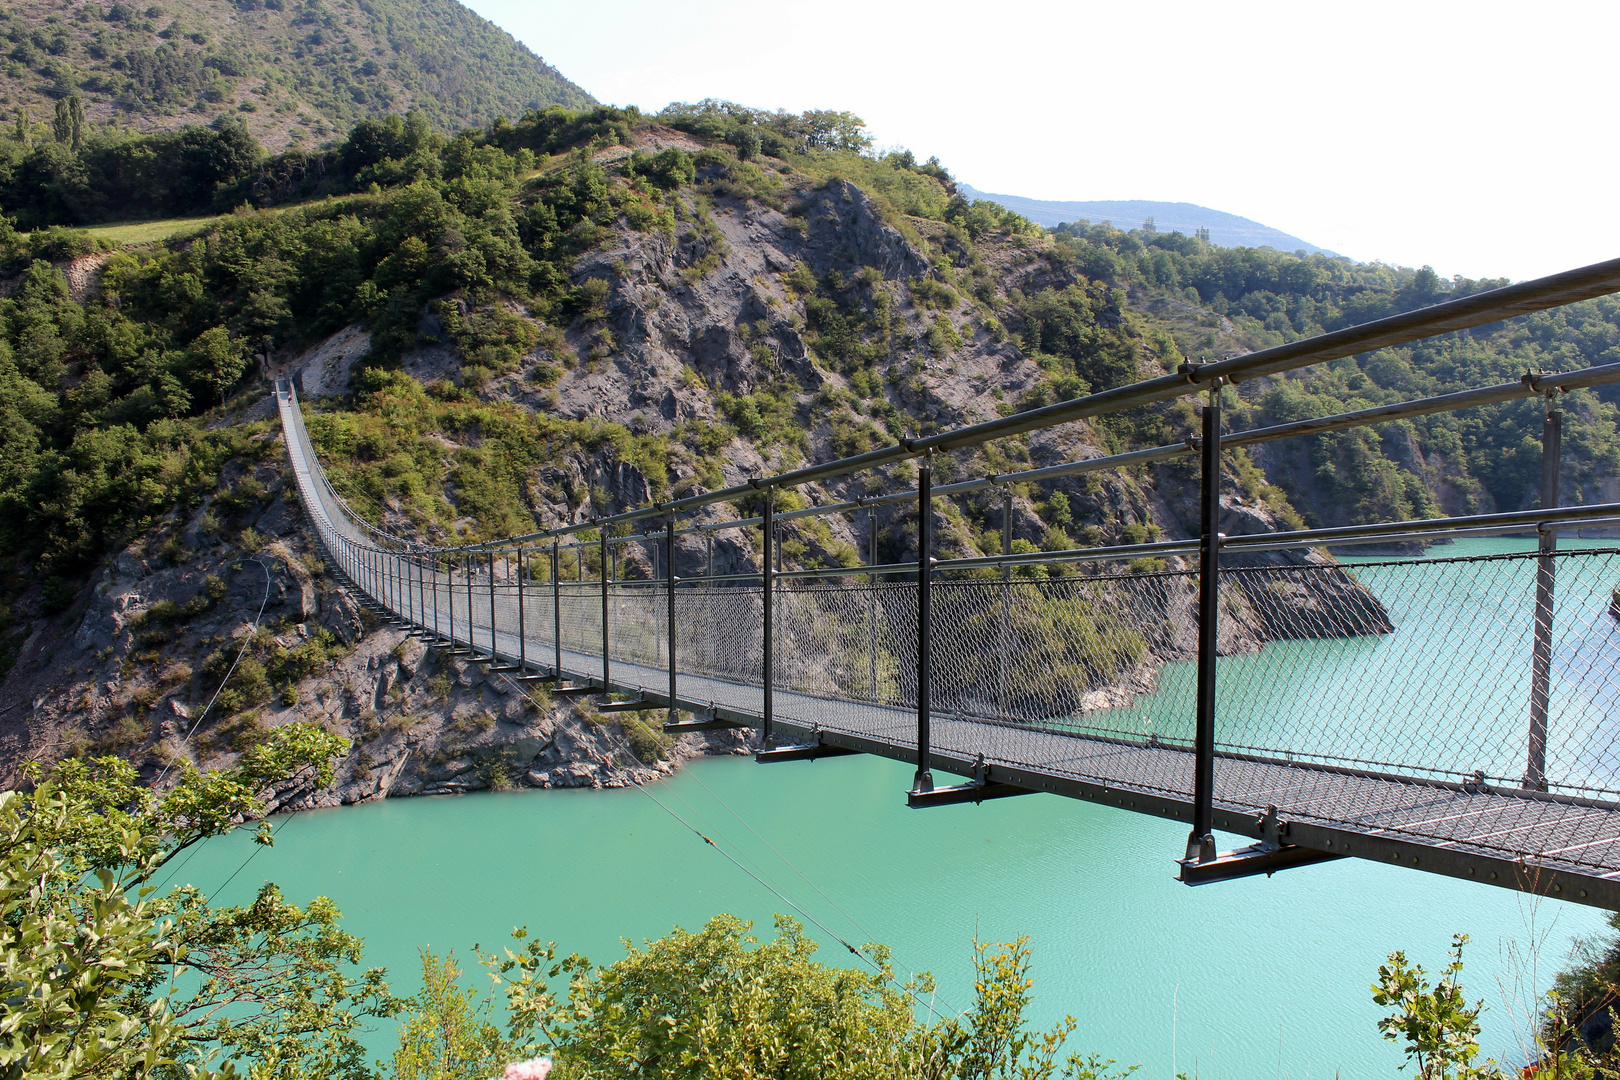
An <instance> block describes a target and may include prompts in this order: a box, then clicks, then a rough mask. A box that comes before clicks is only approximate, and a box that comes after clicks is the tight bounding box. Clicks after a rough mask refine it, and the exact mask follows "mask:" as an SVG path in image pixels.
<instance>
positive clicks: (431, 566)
mask: <svg viewBox="0 0 1620 1080" xmlns="http://www.w3.org/2000/svg"><path fill="white" fill-rule="evenodd" d="M428 573H430V574H432V575H433V636H434V637H435V638H437V637H438V636H439V559H438V556H434V557H433V560H432V561H431V562H429V563H428Z"/></svg>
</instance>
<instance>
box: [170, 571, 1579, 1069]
mask: <svg viewBox="0 0 1620 1080" xmlns="http://www.w3.org/2000/svg"><path fill="white" fill-rule="evenodd" d="M1474 543H1475V544H1487V543H1490V544H1495V545H1498V546H1499V545H1500V544H1502V543H1517V542H1501V541H1498V542H1489V541H1486V542H1479V541H1476V542H1474ZM1464 550H1467V549H1464V548H1463V546H1462V545H1458V547H1457V548H1454V549H1451V550H1450V551H1448V552H1447V554H1451V553H1459V554H1460V553H1463V551H1464ZM910 774H911V769H910V767H908V766H903V765H900V764H897V763H894V762H888V761H883V760H878V759H872V758H863V757H850V758H839V759H832V760H827V761H821V762H815V763H793V764H779V765H772V766H768V767H767V766H759V765H755V764H754V763H753V762H752V761H750V760H748V759H746V758H743V759H736V758H728V759H712V760H703V761H698V762H695V763H693V764H691V765H690V766H689V767H688V768H687V769H686V770H684V771H683V772H682V773H681V774H679V775H677V776H675V777H674V778H672V779H671V780H669V781H667V782H665V783H662V784H659V785H657V786H656V787H654V788H651V789H649V790H650V793H651V794H652V795H656V796H657V798H658V799H659V800H662V801H663V802H664V803H665V804H667V805H668V806H669V808H670V810H672V811H674V812H675V813H677V814H679V815H681V816H682V817H684V818H686V819H687V820H688V821H690V822H691V823H692V824H693V825H695V826H696V827H697V828H699V829H701V830H702V831H703V832H704V833H706V834H707V835H709V836H710V837H712V838H713V839H714V840H715V841H716V843H718V844H719V845H720V847H721V848H722V849H724V851H726V852H727V853H729V854H731V855H732V856H733V857H735V858H736V859H738V860H739V861H741V862H743V864H744V865H746V866H748V867H749V868H750V869H752V870H753V871H754V872H755V873H756V874H757V875H758V876H759V877H762V878H764V879H766V880H767V881H768V882H770V883H771V884H772V885H773V886H774V887H775V888H776V889H777V890H779V891H780V892H782V893H784V894H786V895H787V896H788V897H790V898H791V899H792V900H794V901H796V902H797V903H798V904H800V905H801V906H802V907H803V908H804V909H805V910H806V911H808V912H809V913H810V915H812V916H814V917H815V918H816V919H818V920H820V921H821V922H822V923H824V924H825V925H826V927H827V928H828V929H829V930H830V931H831V932H833V933H836V934H838V935H840V936H842V937H846V938H848V939H850V940H851V941H854V942H856V943H860V942H863V941H866V940H876V941H881V942H885V943H887V944H889V945H891V946H892V947H893V949H894V954H895V959H896V962H897V965H898V966H901V967H902V968H905V967H910V968H911V969H925V970H929V971H932V972H933V973H934V974H935V975H936V977H937V978H938V980H939V987H940V991H939V1001H938V1002H937V1007H938V1008H939V1009H940V1010H941V1011H945V1010H946V1009H947V1008H950V1009H961V1008H963V1007H965V1006H966V1005H967V1003H968V1000H969V997H970V994H971V975H972V952H971V945H972V939H973V937H974V936H975V934H976V935H977V936H978V937H980V938H982V939H987V940H997V941H1000V940H1010V939H1011V938H1014V937H1018V936H1022V935H1028V936H1029V937H1030V940H1031V945H1032V947H1033V952H1034V968H1033V975H1034V978H1035V995H1036V996H1035V1004H1034V1014H1035V1019H1036V1020H1037V1021H1039V1022H1042V1023H1050V1022H1051V1021H1052V1020H1055V1019H1057V1018H1059V1017H1061V1016H1062V1015H1063V1014H1064V1013H1072V1014H1074V1015H1075V1016H1076V1017H1077V1018H1078V1019H1079V1021H1080V1025H1079V1028H1078V1029H1077V1031H1076V1033H1075V1035H1074V1036H1073V1038H1072V1039H1071V1043H1070V1046H1071V1048H1074V1049H1079V1050H1082V1051H1084V1052H1095V1053H1100V1054H1103V1055H1105V1056H1108V1057H1113V1058H1116V1059H1118V1060H1120V1061H1122V1062H1127V1063H1138V1062H1139V1063H1141V1064H1142V1066H1143V1070H1142V1072H1140V1073H1138V1074H1137V1075H1138V1076H1139V1077H1145V1078H1154V1080H1160V1078H1162V1080H1170V1078H1171V1077H1172V1076H1173V1074H1174V1072H1175V1071H1177V1070H1179V1071H1183V1072H1186V1073H1187V1074H1188V1075H1189V1076H1191V1075H1194V1073H1195V1071H1196V1075H1197V1076H1199V1077H1200V1078H1209V1077H1233V1078H1237V1077H1244V1078H1255V1077H1330V1076H1335V1075H1338V1076H1342V1077H1346V1078H1350V1077H1364V1076H1366V1077H1370V1076H1393V1075H1395V1073H1396V1070H1397V1068H1398V1066H1399V1065H1400V1063H1401V1060H1402V1055H1401V1053H1400V1051H1399V1049H1398V1048H1397V1047H1395V1046H1393V1045H1392V1044H1388V1043H1385V1042H1383V1041H1382V1040H1381V1039H1380V1037H1379V1035H1378V1033H1377V1031H1376V1029H1375V1027H1374V1022H1375V1020H1376V1019H1377V1016H1378V1010H1377V1008H1376V1007H1375V1006H1374V1005H1373V1004H1372V1001H1371V995H1370V993H1369V991H1368V987H1369V984H1370V983H1371V982H1372V980H1373V978H1374V976H1375V974H1376V970H1377V967H1378V964H1379V963H1380V962H1382V960H1383V959H1384V957H1385V955H1386V954H1387V953H1388V952H1389V951H1390V950H1392V949H1397V948H1399V949H1405V950H1406V951H1407V952H1408V955H1409V956H1411V957H1413V958H1414V959H1416V960H1418V961H1420V962H1422V963H1424V964H1425V965H1426V966H1428V967H1430V968H1431V969H1433V968H1434V967H1437V966H1439V965H1440V964H1441V963H1442V962H1443V961H1444V953H1445V948H1446V945H1447V944H1448V942H1449V939H1450V936H1451V934H1453V933H1454V932H1459V931H1460V932H1466V933H1468V934H1470V935H1471V936H1472V939H1473V941H1472V944H1471V946H1470V949H1469V952H1468V954H1467V957H1466V959H1467V964H1468V966H1467V969H1466V970H1465V972H1464V977H1465V985H1466V986H1467V988H1468V990H1469V993H1470V995H1471V996H1472V997H1482V998H1484V999H1485V1000H1486V1003H1487V1010H1488V1011H1487V1013H1486V1015H1485V1025H1486V1030H1485V1036H1484V1038H1483V1040H1482V1042H1483V1045H1484V1047H1485V1049H1486V1051H1487V1052H1489V1053H1491V1054H1494V1055H1496V1056H1498V1057H1500V1058H1501V1059H1503V1060H1513V1059H1516V1058H1519V1057H1520V1056H1521V1055H1522V1051H1521V1049H1520V1048H1521V1046H1522V1045H1523V1044H1524V1042H1525V1041H1526V1039H1527V1037H1528V1032H1529V1030H1530V1028H1531V1026H1532V1025H1531V1024H1530V1023H1529V1022H1528V1020H1527V1015H1526V1014H1527V1003H1528V1001H1529V999H1530V997H1531V991H1532V989H1539V988H1544V987H1545V986H1546V984H1547V982H1548V981H1549V980H1550V977H1551V975H1552V973H1553V972H1554V971H1556V969H1557V968H1558V967H1559V966H1560V964H1561V963H1562V962H1563V961H1564V959H1565V956H1566V954H1567V951H1568V948H1569V945H1570V943H1571V941H1572V940H1573V939H1574V938H1575V937H1577V936H1578V935H1584V934H1591V933H1594V932H1597V931H1598V930H1600V929H1601V926H1602V915H1601V913H1600V912H1597V911H1594V910H1591V909H1587V908H1581V907H1577V906H1574V905H1569V904H1564V903H1561V902H1557V901H1550V900H1549V901H1527V900H1524V899H1522V898H1521V897H1520V896H1518V895H1517V894H1514V893H1511V892H1507V891H1504V890H1498V889H1491V888H1485V887H1481V886H1478V885H1473V884H1469V883H1466V882H1460V881H1453V880H1450V879H1446V878H1438V877H1432V876H1429V875H1426V874H1419V873H1415V872H1412V871H1403V870H1400V869H1396V868H1392V867H1387V866H1383V865H1380V864H1373V863H1367V862H1362V861H1359V860H1348V861H1345V862H1338V863H1330V864H1326V865H1322V866H1316V867H1308V868H1303V869H1299V870H1293V871H1289V872H1287V873H1284V874H1281V875H1278V876H1277V877H1275V878H1270V879H1267V878H1258V879H1252V880H1247V881H1238V882H1230V883H1225V884H1220V885H1212V886H1207V887H1204V888H1200V889H1189V888H1187V887H1186V886H1183V885H1180V884H1178V883H1176V882H1175V881H1174V880H1173V879H1174V869H1175V868H1174V866H1173V864H1172V859H1173V858H1174V857H1175V856H1176V855H1177V854H1179V852H1180V849H1181V847H1182V846H1183V844H1184V842H1185V829H1184V826H1180V825H1176V824H1173V823H1169V822H1165V821H1161V820H1157V819H1153V818H1148V817H1141V816H1137V815H1134V814H1130V813H1127V812H1124V811H1120V810H1113V809H1108V808H1105V807H1098V806H1092V805H1088V804H1084V803H1078V802H1072V801H1069V800H1064V799H1060V798H1057V797H1055V796H1048V795H1033V796H1028V797H1024V798H1018V799H1006V800H1000V801H997V802H992V803H987V804H985V805H983V806H978V807H975V806H961V807H947V808H939V809H932V810H927V811H914V810H907V809H906V808H905V805H904V796H903V791H904V789H905V788H906V786H908V784H909V781H910ZM733 811H734V812H735V814H736V815H738V816H733V813H732V812H733ZM739 816H740V818H741V819H743V820H746V823H747V824H746V825H745V824H744V823H743V820H739ZM278 823H279V824H280V831H279V832H278V834H277V841H276V846H275V848H274V849H271V850H263V849H259V852H260V853H259V854H257V855H253V851H254V848H253V845H252V844H251V840H250V837H249V836H247V835H245V834H240V835H235V836H231V837H226V838H223V839H221V840H219V841H216V842H213V843H211V844H208V845H206V846H204V847H203V848H201V849H200V850H199V851H198V853H197V854H196V855H195V857H193V858H192V859H191V861H190V862H189V863H188V864H186V865H185V867H184V868H183V876H184V877H186V878H187V879H189V880H190V881H192V882H193V883H195V884H196V885H198V886H199V887H201V888H203V889H204V890H214V891H217V895H216V896H215V899H216V901H219V902H225V903H231V902H240V901H243V900H246V899H247V898H248V897H250V896H251V895H252V893H253V892H254V891H255V890H256V889H257V888H258V886H259V884H260V883H261V882H263V881H266V880H271V881H275V882H277V883H278V884H280V885H281V886H282V888H283V890H284V891H285V893H286V895H287V897H288V898H289V899H290V900H293V901H295V902H296V901H300V900H303V899H307V898H308V897H311V896H314V895H318V894H324V895H327V896H330V897H332V899H333V900H334V901H336V903H337V904H338V906H339V907H340V908H341V909H342V910H343V913H344V924H345V926H346V927H347V928H348V929H350V930H352V931H354V932H355V933H358V934H360V935H361V936H363V937H364V938H365V939H366V944H367V963H368V964H381V965H386V966H387V967H388V968H389V969H390V971H391V972H392V973H393V976H394V980H393V981H394V985H395V988H396V990H400V991H407V992H408V991H410V990H412V989H414V987H415V985H416V981H417V980H416V970H417V950H418V949H419V948H423V947H432V948H433V949H435V950H437V951H440V952H444V951H446V950H449V949H455V950H457V952H458V954H459V955H461V956H462V957H466V955H467V952H468V950H469V948H470V947H471V946H472V945H473V944H474V943H475V942H477V943H480V944H482V945H484V946H485V947H486V948H487V947H489V946H491V945H494V944H498V943H500V942H501V941H502V940H503V939H504V938H505V936H506V935H507V934H508V933H509V932H510V931H511V929H512V928H513V927H514V926H518V925H525V926H528V927H529V928H530V930H531V932H532V933H534V934H535V935H537V936H539V937H541V938H543V939H554V940H556V941H557V942H558V943H559V945H560V946H561V947H562V948H563V950H564V951H579V952H583V953H585V954H587V955H589V956H590V957H591V959H593V960H594V961H597V962H599V963H604V962H611V961H612V960H614V959H617V958H618V957H619V956H621V955H622V947H621V945H620V943H619V939H620V938H621V937H628V938H631V939H638V940H639V939H641V938H645V937H654V936H659V935H662V934H664V933H666V932H668V931H669V929H670V928H671V927H672V926H674V925H677V924H679V925H682V926H686V927H696V926H698V925H700V924H701V923H703V922H704V921H705V920H706V919H707V918H709V917H710V916H712V915H714V914H715V913H718V912H722V911H729V912H735V913H736V914H738V915H741V916H743V917H745V918H750V919H753V920H755V921H756V924H757V928H758V929H759V930H760V931H761V932H762V933H769V928H770V921H771V915H772V913H773V912H777V911H790V910H791V909H790V908H789V907H788V905H787V904H786V903H784V902H783V900H781V899H779V898H778V897H777V896H776V895H773V893H772V892H771V891H769V890H768V889H767V888H765V887H764V886H762V885H761V884H759V883H758V882H757V881H756V880H754V879H753V878H752V877H750V876H749V875H748V874H747V873H745V872H744V871H743V870H742V869H739V868H738V867H737V866H736V865H734V864H733V863H732V862H730V861H728V860H727V859H726V858H725V857H724V856H722V855H721V854H719V853H717V852H716V851H715V849H713V848H711V847H709V846H707V845H705V844H703V843H702V841H700V840H699V839H698V838H697V837H696V836H695V835H693V833H692V832H691V831H689V830H688V829H686V828H685V827H684V826H683V825H682V824H680V823H679V822H677V821H676V820H675V819H674V818H673V817H672V816H671V815H670V814H669V813H666V811H665V810H664V809H662V808H661V807H660V806H659V805H658V804H657V803H655V802H654V801H653V799H652V798H650V797H649V793H648V792H642V791H638V790H635V789H624V790H617V791H524V792H510V793H502V794H482V795H473V796H465V797H455V798H434V799H403V800H391V801H387V802H383V803H376V804H370V805H366V806H358V807H351V808H345V809H341V810H331V811H322V812H317V813H303V814H298V815H295V816H293V817H291V818H288V819H278ZM756 833H757V835H756ZM767 842H768V845H769V846H767ZM772 848H774V849H775V851H774V852H773V850H772ZM777 852H779V853H780V856H779V855H778V854H777ZM250 855H251V856H252V858H251V861H249V862H247V863H246V865H245V866H244V865H243V860H244V859H247V858H248V857H249V856H250ZM790 864H791V865H790ZM232 873H235V875H236V876H235V877H234V879H232V880H231V881H230V883H229V885H228V886H226V887H225V888H224V889H223V890H222V891H219V890H218V887H219V886H220V884H221V883H222V882H224V881H225V880H226V879H227V878H229V877H230V876H231V875H232ZM800 874H802V875H803V876H802V877H801V876H800ZM808 882H813V883H814V886H812V885H811V884H809V883H808ZM818 889H819V891H818ZM857 924H858V925H857ZM812 930H813V933H815V935H816V936H817V937H818V938H819V939H820V940H822V941H823V942H826V943H828V944H830V945H831V946H832V948H830V949H827V950H825V951H824V953H823V956H824V958H825V959H827V960H828V961H830V962H835V963H839V962H844V961H846V960H848V959H850V958H849V957H848V954H846V953H844V952H843V951H842V949H841V947H839V946H837V944H836V942H833V941H832V939H831V938H830V937H829V936H828V935H827V934H826V933H825V932H824V931H820V930H815V929H814V928H812ZM370 1042H371V1044H372V1046H373V1049H374V1050H376V1051H377V1052H378V1054H379V1055H382V1054H385V1053H386V1052H387V1050H388V1049H389V1048H390V1047H391V1045H392V1042H393V1035H392V1032H391V1031H390V1030H378V1031H376V1032H374V1033H373V1034H372V1036H371V1037H370Z"/></svg>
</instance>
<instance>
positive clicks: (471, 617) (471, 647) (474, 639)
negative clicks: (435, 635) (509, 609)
mask: <svg viewBox="0 0 1620 1080" xmlns="http://www.w3.org/2000/svg"><path fill="white" fill-rule="evenodd" d="M465 563H466V567H467V655H468V656H469V657H471V656H477V655H478V635H477V634H476V633H475V631H476V630H477V629H478V615H477V608H475V607H473V556H472V552H470V551H469V552H467V557H466V560H465Z"/></svg>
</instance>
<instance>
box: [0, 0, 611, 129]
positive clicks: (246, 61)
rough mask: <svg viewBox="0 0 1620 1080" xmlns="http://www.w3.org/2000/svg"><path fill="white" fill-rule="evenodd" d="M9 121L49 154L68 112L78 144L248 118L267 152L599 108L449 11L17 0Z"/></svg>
mask: <svg viewBox="0 0 1620 1080" xmlns="http://www.w3.org/2000/svg"><path fill="white" fill-rule="evenodd" d="M0 52H4V53H5V60H4V65H3V68H0V117H3V118H4V121H5V124H6V126H7V128H8V129H14V126H15V124H16V123H17V120H18V117H19V115H22V116H26V117H27V118H28V120H29V121H31V124H32V137H33V138H34V139H36V140H48V139H50V138H51V137H52V133H51V123H52V120H53V118H54V116H55V110H56V108H57V103H58V102H59V101H64V100H65V99H67V98H68V97H69V96H71V95H78V96H79V97H80V98H81V99H82V100H83V109H84V132H83V136H84V137H89V136H91V135H93V134H95V133H96V132H97V131H99V130H101V129H103V128H106V129H111V130H126V129H134V130H137V131H154V130H171V129H174V128H178V127H180V126H182V125H186V124H201V123H207V122H209V121H211V120H217V119H219V118H222V117H236V118H240V119H241V120H243V121H244V122H245V123H246V125H247V128H248V131H249V132H251V133H252V135H253V136H254V138H255V139H257V140H258V141H260V142H262V143H263V144H264V145H266V146H268V147H271V148H280V147H283V146H288V145H291V146H298V145H314V144H317V143H320V142H323V141H325V140H326V139H328V138H330V137H332V136H334V135H339V134H341V133H343V132H346V131H347V130H348V129H349V127H350V126H351V125H352V124H353V123H354V122H355V121H356V120H358V119H360V118H362V117H366V116H376V115H380V114H382V113H388V112H405V111H407V110H410V109H415V110H417V111H419V112H420V113H422V114H423V115H424V116H426V117H427V119H428V120H429V121H430V122H431V123H432V124H433V125H434V126H435V127H437V128H439V129H440V130H444V131H453V130H456V129H459V128H462V127H467V126H474V127H477V126H482V125H483V124H486V123H488V122H489V121H490V120H492V119H493V118H495V117H497V116H509V117H514V118H515V117H518V116H521V115H522V114H523V113H524V112H525V111H527V110H530V109H539V108H545V107H546V106H549V105H563V106H567V107H570V108H579V107H583V106H586V105H590V104H592V103H593V99H592V98H591V96H590V95H589V94H587V93H586V92H585V91H583V90H581V89H580V88H579V87H577V86H575V85H574V84H573V83H571V82H569V81H568V80H567V79H565V78H564V77H563V76H562V75H561V74H559V73H558V72H557V70H556V69H555V68H552V67H551V66H549V65H548V64H546V63H545V62H544V61H543V60H541V59H540V58H539V57H537V56H535V55H534V54H533V53H532V52H530V51H529V50H528V48H526V47H525V46H523V45H522V44H520V43H518V42H517V41H516V40H515V39H513V38H512V36H511V35H509V34H507V33H506V32H505V31H504V30H502V29H500V28H499V27H498V26H496V25H495V24H494V23H492V22H489V21H488V20H486V19H483V18H480V17H479V16H477V15H475V14H474V13H473V12H471V11H470V10H468V9H467V8H465V7H463V6H462V5H461V4H459V3H456V2H455V0H236V2H234V3H226V2H221V0H163V2H162V3H160V4H145V3H141V2H138V0H130V2H125V0H115V2H111V3H98V2H95V0H69V2H66V3H63V2H59V0H14V2H11V3H8V4H6V5H3V6H0Z"/></svg>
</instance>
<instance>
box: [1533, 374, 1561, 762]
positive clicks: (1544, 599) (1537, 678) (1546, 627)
mask: <svg viewBox="0 0 1620 1080" xmlns="http://www.w3.org/2000/svg"><path fill="white" fill-rule="evenodd" d="M1563 441H1564V413H1563V410H1561V409H1555V408H1553V396H1552V395H1551V394H1548V395H1547V419H1546V421H1545V422H1544V423H1543V425H1542V429H1541V508H1542V509H1543V510H1553V509H1556V508H1557V506H1558V495H1559V492H1558V467H1559V465H1560V464H1561V463H1562V461H1561V459H1562V457H1563ZM1537 546H1538V547H1539V548H1540V551H1541V557H1540V558H1539V559H1537V560H1536V625H1535V642H1534V646H1533V648H1532V651H1531V656H1530V752H1529V759H1528V761H1527V763H1526V765H1525V770H1524V786H1525V787H1527V788H1529V789H1530V790H1531V791H1546V790H1547V707H1548V704H1549V703H1550V701H1551V698H1552V636H1553V585H1554V584H1555V576H1556V572H1557V571H1556V567H1555V565H1554V563H1555V560H1554V559H1553V557H1552V556H1553V552H1554V551H1556V550H1558V533H1557V531H1555V530H1554V529H1552V528H1550V527H1548V526H1545V525H1543V526H1542V527H1541V536H1540V543H1539V544H1538V545H1537Z"/></svg>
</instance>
